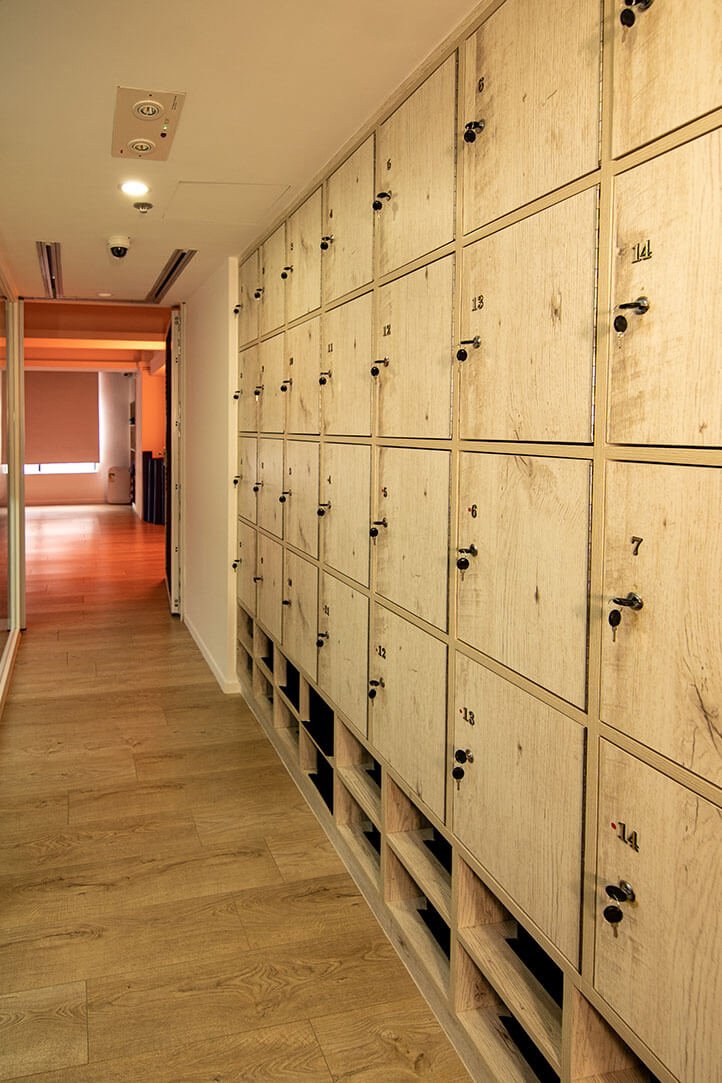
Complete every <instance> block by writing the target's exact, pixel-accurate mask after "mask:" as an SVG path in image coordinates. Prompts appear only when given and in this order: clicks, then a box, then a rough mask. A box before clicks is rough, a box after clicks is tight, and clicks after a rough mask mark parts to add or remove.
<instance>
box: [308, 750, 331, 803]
mask: <svg viewBox="0 0 722 1083" xmlns="http://www.w3.org/2000/svg"><path fill="white" fill-rule="evenodd" d="M308 777H309V778H310V779H311V782H312V783H313V784H314V786H315V787H316V789H317V790H318V792H319V793H320V794H321V797H322V798H323V800H324V802H325V804H326V807H327V808H328V811H329V812H333V768H332V767H331V764H330V763H327V761H326V760H325V759H324V757H323V756H322V755H321V753H320V752H319V751H318V749H316V769H315V770H314V771H311V772H310V773H309V776H308Z"/></svg>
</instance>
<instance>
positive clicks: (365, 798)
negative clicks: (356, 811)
mask: <svg viewBox="0 0 722 1083" xmlns="http://www.w3.org/2000/svg"><path fill="white" fill-rule="evenodd" d="M335 747H336V755H335V766H336V771H337V773H338V775H339V778H340V779H341V781H342V782H343V784H344V786H345V787H346V789H347V790H348V791H349V793H350V794H352V795H353V798H354V800H355V801H356V802H357V803H358V804H359V805H360V806H361V808H362V809H363V810H364V812H365V814H366V816H368V818H369V819H370V820H371V822H372V823H373V824H375V825H376V827H377V828H380V827H381V787H380V784H379V782H378V781H377V779H380V778H381V764H380V763H379V762H378V760H375V759H374V757H373V756H372V755H371V753H370V752H368V751H367V749H366V748H364V746H363V745H362V744H361V742H360V741H359V740H358V738H357V737H356V736H355V735H354V734H353V733H351V731H350V730H349V729H347V727H346V726H344V724H343V723H342V722H340V721H339V720H338V719H337V720H336V746H335Z"/></svg>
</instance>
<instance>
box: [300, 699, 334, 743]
mask: <svg viewBox="0 0 722 1083" xmlns="http://www.w3.org/2000/svg"><path fill="white" fill-rule="evenodd" d="M303 724H304V726H305V727H306V729H307V730H308V732H309V734H310V735H311V737H313V739H314V741H315V742H316V744H317V745H318V747H319V748H320V749H321V751H322V752H323V754H324V756H333V710H332V709H331V707H329V705H328V704H327V703H326V701H325V700H323V699H321V697H320V696H319V694H318V692H316V691H315V690H314V689H313V688H309V690H308V718H307V719H304V720H303Z"/></svg>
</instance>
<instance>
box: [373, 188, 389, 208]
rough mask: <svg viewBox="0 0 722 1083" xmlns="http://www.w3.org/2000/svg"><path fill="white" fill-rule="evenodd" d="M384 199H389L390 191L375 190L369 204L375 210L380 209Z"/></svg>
mask: <svg viewBox="0 0 722 1083" xmlns="http://www.w3.org/2000/svg"><path fill="white" fill-rule="evenodd" d="M384 199H391V192H377V193H376V199H375V200H374V201H373V203H372V204H371V206H372V207H373V209H374V210H375V211H380V210H381V208H382V207H383V202H382V200H384Z"/></svg>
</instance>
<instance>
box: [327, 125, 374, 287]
mask: <svg viewBox="0 0 722 1083" xmlns="http://www.w3.org/2000/svg"><path fill="white" fill-rule="evenodd" d="M373 198H374V137H373V136H372V135H371V136H369V138H368V139H367V140H366V142H365V143H362V144H361V146H360V147H359V148H358V150H356V151H354V153H353V154H352V155H351V157H350V158H347V159H346V161H345V162H344V163H343V165H342V166H340V167H339V168H338V169H337V170H336V172H335V173H332V174H331V176H330V177H329V179H328V181H327V182H326V214H325V218H324V230H323V233H324V241H323V243H324V244H326V245H327V247H326V248H325V249H323V251H322V255H321V264H322V268H323V298H324V301H327V302H328V301H332V300H333V299H334V298H335V297H342V296H343V295H344V294H345V293H350V292H351V290H355V289H358V287H359V286H363V285H365V283H366V282H370V281H371V279H372V277H373V255H374V219H373V210H372V206H371V204H372V203H373Z"/></svg>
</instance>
